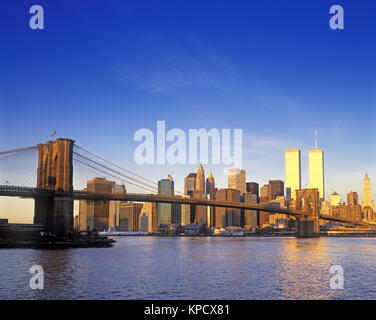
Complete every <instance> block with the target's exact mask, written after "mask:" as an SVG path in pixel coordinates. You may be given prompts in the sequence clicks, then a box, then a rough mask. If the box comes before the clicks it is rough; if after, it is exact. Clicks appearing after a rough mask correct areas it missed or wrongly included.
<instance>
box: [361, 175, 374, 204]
mask: <svg viewBox="0 0 376 320" xmlns="http://www.w3.org/2000/svg"><path fill="white" fill-rule="evenodd" d="M365 207H370V208H372V209H375V204H374V201H372V198H371V181H370V179H369V178H368V174H367V173H366V176H365V177H364V180H363V201H362V209H363V208H365Z"/></svg>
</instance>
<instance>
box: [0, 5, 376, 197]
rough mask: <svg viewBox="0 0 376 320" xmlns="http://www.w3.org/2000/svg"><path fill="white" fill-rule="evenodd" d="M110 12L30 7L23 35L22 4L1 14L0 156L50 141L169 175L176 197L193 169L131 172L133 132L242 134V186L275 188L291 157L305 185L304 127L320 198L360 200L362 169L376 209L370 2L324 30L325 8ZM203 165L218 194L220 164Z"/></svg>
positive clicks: (121, 8)
mask: <svg viewBox="0 0 376 320" xmlns="http://www.w3.org/2000/svg"><path fill="white" fill-rule="evenodd" d="M113 3H115V4H116V6H117V10H116V13H114V11H113V10H112V9H110V8H109V7H106V6H103V4H101V3H100V2H98V1H92V2H90V4H85V3H81V4H77V3H75V2H73V1H65V2H64V3H63V2H61V3H60V2H56V3H50V2H43V1H42V2H41V5H43V6H44V8H45V11H46V18H45V29H44V30H40V31H32V30H30V28H28V25H27V23H28V19H29V13H28V8H29V7H28V6H27V5H25V4H22V3H8V4H7V6H6V7H5V13H4V19H3V20H2V22H1V24H5V25H6V26H7V27H6V28H1V29H0V36H1V37H2V39H3V44H4V47H5V48H12V50H4V51H2V52H1V53H0V57H1V59H0V61H2V62H1V64H2V65H1V69H2V76H1V77H0V106H1V112H2V117H1V118H0V119H1V120H0V121H1V122H0V149H1V150H8V149H12V148H14V147H18V146H19V147H23V146H27V145H34V144H36V143H40V142H45V141H47V140H48V139H50V135H51V133H52V132H54V131H55V130H56V131H57V136H59V137H67V138H71V139H74V140H76V141H77V142H78V143H79V145H83V146H85V147H87V148H88V149H89V150H91V151H93V152H95V153H97V154H100V155H108V157H106V158H108V159H109V160H111V161H113V162H115V163H118V164H119V165H121V166H123V167H127V168H129V169H130V170H132V171H134V172H139V173H140V172H143V173H145V175H146V176H148V177H150V178H151V179H153V180H154V181H158V180H159V179H161V178H164V177H166V176H167V175H168V174H171V175H172V177H173V178H174V181H176V189H177V190H180V191H182V190H183V189H184V188H183V181H184V177H185V176H186V174H187V173H189V172H195V171H196V169H197V165H192V166H188V165H187V166H182V165H176V166H170V165H163V166H161V165H143V166H140V165H137V164H136V163H135V162H134V160H133V152H134V148H135V146H136V144H135V142H134V140H133V135H134V133H135V132H136V131H137V130H138V129H140V128H148V129H150V130H152V131H154V132H155V130H156V122H157V121H158V120H165V121H166V129H171V128H180V129H182V130H184V131H185V132H188V130H189V129H191V128H194V129H200V128H206V129H211V128H218V129H223V128H241V129H243V168H242V169H244V170H246V173H247V181H257V182H258V183H259V184H260V185H263V184H265V183H267V182H268V181H269V180H270V179H281V180H283V181H285V173H284V151H285V149H288V148H299V149H300V150H301V165H302V168H301V169H302V188H305V187H308V186H309V179H308V172H309V170H308V152H309V150H311V149H314V131H315V130H316V129H317V130H318V147H319V148H320V149H323V150H324V152H325V157H324V168H325V190H326V198H327V199H328V197H329V195H330V194H331V193H332V192H333V191H336V192H338V193H339V194H341V196H342V199H345V197H346V194H347V193H348V192H349V191H350V190H352V191H357V192H358V193H359V196H360V198H362V183H363V178H364V175H365V173H366V172H367V173H368V175H369V177H370V179H371V190H372V198H373V199H376V185H375V182H376V167H375V164H374V163H375V151H374V149H373V148H372V141H373V139H374V138H375V132H374V130H373V129H372V128H373V125H374V120H375V111H374V105H375V102H376V96H375V80H374V74H375V71H376V64H375V62H374V59H373V52H374V51H375V44H374V43H373V42H372V41H370V40H369V35H368V32H366V30H372V17H373V15H372V14H373V12H375V11H376V8H375V4H373V3H370V2H369V3H365V4H363V6H362V7H360V6H357V5H355V4H351V3H346V4H345V7H346V22H345V24H346V27H345V29H344V30H343V31H338V32H337V31H333V30H330V28H329V25H328V20H329V17H330V15H329V13H328V10H329V7H330V5H332V4H333V3H332V2H330V1H323V2H322V3H320V4H318V3H301V2H299V1H292V2H290V3H289V4H286V3H283V2H279V1H277V2H275V3H273V4H272V5H271V4H270V5H268V4H256V3H252V4H250V3H246V2H242V1H237V2H235V4H232V5H231V14H230V13H229V11H228V8H229V7H230V4H229V2H227V1H223V2H220V3H219V4H218V5H217V6H216V7H215V9H214V10H213V8H212V7H211V6H210V5H208V4H202V3H200V2H198V1H192V2H190V3H186V4H184V6H183V7H181V6H179V7H178V6H177V5H175V4H174V2H173V1H166V2H164V3H163V4H157V3H155V4H148V6H145V4H135V3H127V4H124V3H122V2H120V1H114V2H113ZM66 15H69V17H70V19H69V22H68V21H67V20H66ZM192 16H194V19H192ZM11 17H12V18H11ZM14 17H16V18H14ZM208 17H210V19H208ZM99 20H101V21H102V23H98V21H99ZM224 21H227V22H228V23H224ZM347 26H348V27H347ZM62 52H64V53H62ZM303 57H304V58H303ZM209 168H211V170H212V173H213V176H214V177H215V179H216V185H218V186H219V187H225V186H226V184H227V181H226V177H225V176H223V167H222V166H213V165H210V164H209V165H204V169H205V171H206V172H208V171H209ZM130 190H131V188H130Z"/></svg>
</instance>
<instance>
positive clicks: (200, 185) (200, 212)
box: [194, 163, 207, 225]
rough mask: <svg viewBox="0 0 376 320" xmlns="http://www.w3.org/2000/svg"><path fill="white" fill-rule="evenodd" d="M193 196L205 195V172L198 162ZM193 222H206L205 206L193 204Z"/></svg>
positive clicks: (200, 196)
mask: <svg viewBox="0 0 376 320" xmlns="http://www.w3.org/2000/svg"><path fill="white" fill-rule="evenodd" d="M194 197H196V198H206V195H205V173H204V168H203V167H202V164H201V163H200V165H199V167H198V169H197V175H196V189H195V191H194ZM194 223H195V224H198V225H204V224H205V225H206V224H207V212H206V206H195V215H194Z"/></svg>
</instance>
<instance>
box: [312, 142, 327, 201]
mask: <svg viewBox="0 0 376 320" xmlns="http://www.w3.org/2000/svg"><path fill="white" fill-rule="evenodd" d="M309 187H310V188H311V189H313V188H317V189H319V197H320V199H325V189H324V151H323V150H322V149H315V150H310V151H309Z"/></svg>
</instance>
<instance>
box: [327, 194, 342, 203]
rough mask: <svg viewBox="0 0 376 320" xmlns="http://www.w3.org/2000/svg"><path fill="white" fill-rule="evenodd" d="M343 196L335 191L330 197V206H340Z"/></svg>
mask: <svg viewBox="0 0 376 320" xmlns="http://www.w3.org/2000/svg"><path fill="white" fill-rule="evenodd" d="M341 202H342V200H341V196H340V195H339V194H338V193H337V192H333V193H332V194H331V195H330V197H329V204H330V206H339V205H340V204H341Z"/></svg>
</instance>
